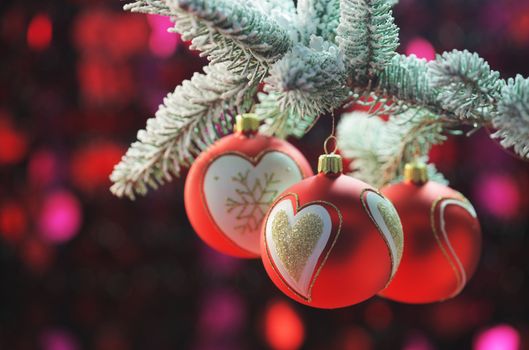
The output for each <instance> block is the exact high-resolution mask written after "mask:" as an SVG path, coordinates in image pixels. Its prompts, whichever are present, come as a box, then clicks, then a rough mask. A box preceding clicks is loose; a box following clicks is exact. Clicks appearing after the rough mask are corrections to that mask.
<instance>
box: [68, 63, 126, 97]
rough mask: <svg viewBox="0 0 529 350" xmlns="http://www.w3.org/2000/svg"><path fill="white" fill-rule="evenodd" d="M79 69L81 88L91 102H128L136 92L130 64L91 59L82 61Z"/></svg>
mask: <svg viewBox="0 0 529 350" xmlns="http://www.w3.org/2000/svg"><path fill="white" fill-rule="evenodd" d="M77 70H78V77H79V84H80V85H81V90H82V92H83V95H84V97H85V100H87V101H88V102H90V103H94V104H104V103H111V102H118V103H119V102H126V101H128V100H130V98H131V97H132V95H133V94H134V89H135V84H134V79H133V76H132V72H131V70H130V67H129V66H126V65H120V64H113V63H112V62H109V61H108V60H104V59H91V60H85V61H83V62H80V63H79V64H78V66H77Z"/></svg>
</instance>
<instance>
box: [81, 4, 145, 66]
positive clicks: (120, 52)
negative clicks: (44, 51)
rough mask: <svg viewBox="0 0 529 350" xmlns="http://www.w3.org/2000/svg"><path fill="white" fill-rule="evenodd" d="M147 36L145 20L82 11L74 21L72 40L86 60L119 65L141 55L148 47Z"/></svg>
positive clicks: (109, 13)
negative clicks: (95, 58)
mask: <svg viewBox="0 0 529 350" xmlns="http://www.w3.org/2000/svg"><path fill="white" fill-rule="evenodd" d="M149 34H150V30H149V25H148V23H147V21H146V19H145V17H144V16H135V15H133V14H126V13H125V14H123V13H113V12H111V11H107V10H102V9H98V10H91V11H85V12H83V13H82V14H81V15H80V16H79V17H77V18H76V20H75V25H74V34H73V39H74V42H75V45H76V46H77V48H78V49H79V50H80V51H81V52H82V53H83V54H84V56H87V57H88V58H90V57H93V56H104V57H106V58H111V59H112V60H116V61H122V60H123V59H126V58H127V57H129V56H131V55H135V54H140V53H142V52H143V51H144V50H145V49H146V48H147V46H148V42H149Z"/></svg>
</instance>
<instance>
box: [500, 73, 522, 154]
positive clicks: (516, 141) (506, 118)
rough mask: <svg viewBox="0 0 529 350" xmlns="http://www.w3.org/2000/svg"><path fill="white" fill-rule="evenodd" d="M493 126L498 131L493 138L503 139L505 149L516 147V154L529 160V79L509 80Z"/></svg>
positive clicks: (517, 78) (518, 77) (502, 94)
mask: <svg viewBox="0 0 529 350" xmlns="http://www.w3.org/2000/svg"><path fill="white" fill-rule="evenodd" d="M492 124H493V126H494V127H495V128H496V129H498V131H497V132H496V133H494V134H493V135H492V137H494V138H499V139H501V144H502V146H503V147H505V148H508V147H512V146H514V151H515V152H516V153H518V154H519V155H520V156H522V157H525V158H529V79H527V78H526V79H524V78H523V77H522V76H521V75H517V76H516V78H515V79H512V78H511V79H509V81H508V83H507V85H505V86H504V87H503V89H502V92H501V101H500V103H499V105H498V113H497V114H496V115H495V116H494V117H493V119H492Z"/></svg>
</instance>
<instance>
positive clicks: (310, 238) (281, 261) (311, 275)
mask: <svg viewBox="0 0 529 350" xmlns="http://www.w3.org/2000/svg"><path fill="white" fill-rule="evenodd" d="M341 168H342V160H341V157H340V156H338V155H335V154H330V155H323V156H322V157H320V164H319V174H318V175H315V176H312V177H309V178H307V179H305V180H303V181H301V182H300V183H298V184H295V185H294V186H292V187H290V188H289V189H287V190H286V191H285V192H284V193H283V194H281V195H280V196H279V197H278V199H277V200H276V201H275V202H274V204H273V205H272V207H271V208H270V211H269V212H268V214H267V218H266V220H265V223H264V224H263V234H262V238H261V239H262V241H261V250H262V254H261V255H262V259H263V263H264V266H265V269H266V271H267V273H268V275H269V276H270V278H271V279H272V281H273V282H274V284H275V285H276V286H277V287H278V288H279V289H280V290H281V291H283V292H284V293H285V294H286V295H287V296H289V297H291V298H292V299H294V300H296V301H298V302H300V303H303V304H306V305H309V306H312V307H317V308H326V309H334V308H340V307H346V306H349V305H353V304H356V303H359V302H361V301H363V300H366V299H368V298H370V297H372V296H373V295H375V294H376V293H378V292H379V291H380V290H381V289H382V288H384V286H385V285H386V284H387V283H388V281H389V280H390V279H391V276H392V275H393V273H394V272H395V271H396V269H397V266H398V264H399V260H400V256H401V251H402V249H401V248H402V227H401V225H400V221H399V217H398V214H397V212H396V211H395V208H394V207H393V205H392V204H391V202H390V201H388V200H387V199H386V198H384V196H382V195H381V194H380V193H378V192H377V191H376V190H375V189H374V188H373V187H371V186H370V185H368V184H366V183H364V182H362V181H360V180H357V179H354V178H352V177H349V176H346V175H343V174H342V173H341Z"/></svg>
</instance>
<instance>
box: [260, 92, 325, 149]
mask: <svg viewBox="0 0 529 350" xmlns="http://www.w3.org/2000/svg"><path fill="white" fill-rule="evenodd" d="M258 97H259V101H260V102H259V103H258V104H257V105H256V106H255V113H256V114H257V115H258V116H259V117H260V118H261V119H262V120H264V122H265V124H264V125H263V126H262V127H261V128H262V132H263V133H265V134H268V135H275V136H277V137H279V138H283V139H285V138H287V137H288V136H294V137H297V138H301V137H303V135H305V134H306V133H307V132H308V131H309V130H310V129H311V128H312V126H313V125H314V124H315V123H316V121H317V115H300V114H297V113H295V112H294V111H293V110H291V109H288V108H287V109H286V110H281V108H280V102H279V99H280V94H279V93H277V92H269V93H268V94H266V93H259V94H258Z"/></svg>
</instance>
